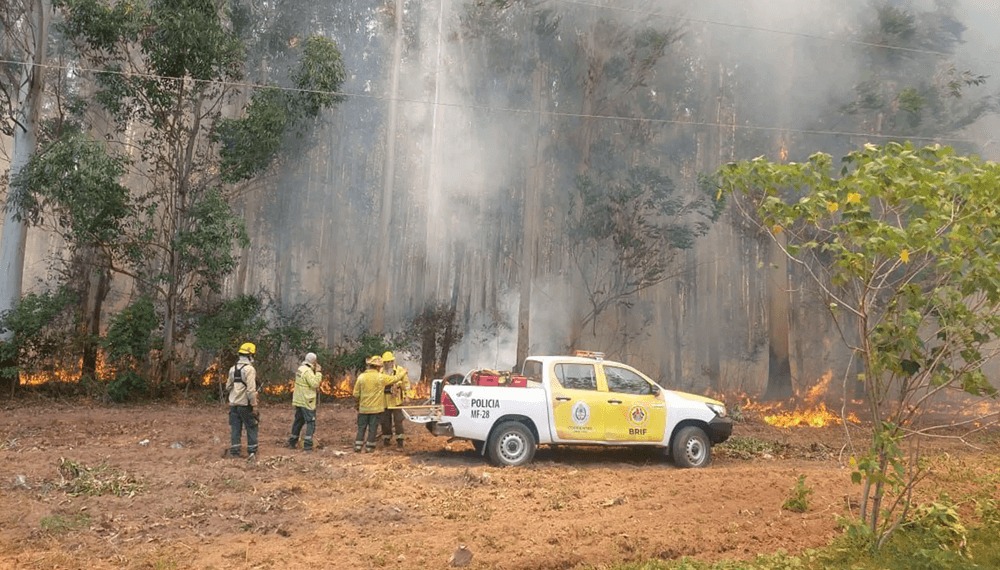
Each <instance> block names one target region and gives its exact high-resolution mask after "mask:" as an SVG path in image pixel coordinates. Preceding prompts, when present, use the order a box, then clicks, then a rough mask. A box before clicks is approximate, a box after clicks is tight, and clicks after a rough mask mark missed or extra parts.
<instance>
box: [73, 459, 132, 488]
mask: <svg viewBox="0 0 1000 570" xmlns="http://www.w3.org/2000/svg"><path fill="white" fill-rule="evenodd" d="M59 474H60V475H61V476H62V479H63V481H62V483H61V485H60V486H61V487H62V488H63V489H64V490H65V491H66V493H68V494H70V495H73V496H80V495H87V496H95V497H97V496H101V495H114V496H116V497H134V496H135V495H136V494H138V493H139V492H141V491H142V489H143V484H142V481H140V480H139V479H137V478H136V477H134V476H132V475H130V474H128V473H127V472H125V471H123V470H121V469H119V468H117V467H114V466H111V465H108V464H107V463H100V464H99V465H96V466H93V467H91V466H87V465H86V464H84V463H82V462H79V461H74V460H72V459H66V458H60V459H59Z"/></svg>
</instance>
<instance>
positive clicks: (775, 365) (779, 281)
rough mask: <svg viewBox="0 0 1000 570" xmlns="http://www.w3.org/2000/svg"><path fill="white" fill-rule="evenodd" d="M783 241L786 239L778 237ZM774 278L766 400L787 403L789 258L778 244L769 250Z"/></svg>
mask: <svg viewBox="0 0 1000 570" xmlns="http://www.w3.org/2000/svg"><path fill="white" fill-rule="evenodd" d="M778 239H782V236H780V235H779V236H778ZM769 257H770V260H769V261H770V264H769V266H770V267H771V268H772V269H771V273H770V274H771V277H770V279H768V280H767V289H768V291H769V294H768V331H769V333H770V334H769V335H768V338H769V341H770V342H769V343H768V374H767V390H766V391H765V392H764V399H766V400H784V399H787V398H789V397H791V396H792V393H793V392H792V367H791V362H790V361H789V359H788V357H789V344H788V329H789V323H790V315H789V293H788V257H787V256H786V255H785V252H784V251H782V249H781V247H779V246H778V244H776V243H774V242H771V244H770V250H769Z"/></svg>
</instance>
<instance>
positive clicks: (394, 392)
mask: <svg viewBox="0 0 1000 570" xmlns="http://www.w3.org/2000/svg"><path fill="white" fill-rule="evenodd" d="M382 365H383V369H382V372H384V373H385V374H388V375H389V376H394V377H399V378H400V380H399V381H397V382H395V383H393V384H390V385H388V386H386V387H385V412H383V414H382V445H384V446H386V447H388V445H389V442H390V441H391V440H392V428H393V425H394V424H395V427H396V446H397V447H399V448H402V447H403V410H400V409H395V410H392V409H390V408H393V407H396V406H402V405H403V397H404V395H405V394H406V393H407V392H409V391H410V378H409V376H408V374H407V372H406V369H405V368H403V367H402V366H396V357H395V355H393V354H392V352H390V351H386V352H385V354H383V355H382Z"/></svg>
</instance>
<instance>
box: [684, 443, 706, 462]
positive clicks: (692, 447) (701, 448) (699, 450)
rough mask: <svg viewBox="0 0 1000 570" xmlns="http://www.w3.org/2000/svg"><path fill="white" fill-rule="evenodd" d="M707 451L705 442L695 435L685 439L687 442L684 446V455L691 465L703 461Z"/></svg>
mask: <svg viewBox="0 0 1000 570" xmlns="http://www.w3.org/2000/svg"><path fill="white" fill-rule="evenodd" d="M707 452H708V450H707V449H706V448H705V444H704V443H703V442H702V441H701V440H700V439H698V438H696V437H692V438H691V439H689V440H687V444H686V445H685V446H684V455H685V456H686V457H687V460H688V463H690V464H691V465H701V463H702V462H703V461H705V455H706V454H707Z"/></svg>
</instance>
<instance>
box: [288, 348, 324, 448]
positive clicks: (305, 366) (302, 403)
mask: <svg viewBox="0 0 1000 570" xmlns="http://www.w3.org/2000/svg"><path fill="white" fill-rule="evenodd" d="M322 371H323V367H321V366H320V365H319V362H317V361H316V353H314V352H310V353H308V354H306V357H305V359H304V360H303V361H302V364H300V365H299V368H298V370H296V371H295V392H293V393H292V407H294V408H295V419H294V420H293V421H292V435H290V436H289V437H288V447H290V448H292V449H295V448H296V447H297V446H298V444H299V434H300V433H302V428H303V427H305V428H306V432H305V435H304V436H303V438H302V450H303V451H306V452H309V451H312V448H313V434H314V433H316V401H317V399H318V397H317V395H316V389H317V388H319V385H320V383H321V382H322V381H323V375H322Z"/></svg>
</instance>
